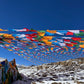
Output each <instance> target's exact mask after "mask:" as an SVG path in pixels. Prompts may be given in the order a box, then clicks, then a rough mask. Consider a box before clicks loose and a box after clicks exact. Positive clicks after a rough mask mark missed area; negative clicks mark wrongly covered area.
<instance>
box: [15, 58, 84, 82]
mask: <svg viewBox="0 0 84 84" xmlns="http://www.w3.org/2000/svg"><path fill="white" fill-rule="evenodd" d="M18 69H19V72H20V73H21V74H23V75H22V76H23V79H22V80H21V81H20V80H19V81H17V82H15V84H18V82H20V84H23V83H22V82H24V83H25V84H62V83H63V84H84V58H78V59H71V60H67V61H62V62H57V63H49V64H43V65H40V66H30V67H26V66H19V65H18Z"/></svg>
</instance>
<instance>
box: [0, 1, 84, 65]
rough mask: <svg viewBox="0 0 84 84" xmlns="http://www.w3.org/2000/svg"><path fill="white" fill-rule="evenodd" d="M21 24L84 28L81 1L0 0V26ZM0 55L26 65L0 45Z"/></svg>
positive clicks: (34, 26) (5, 27)
mask: <svg viewBox="0 0 84 84" xmlns="http://www.w3.org/2000/svg"><path fill="white" fill-rule="evenodd" d="M24 27H27V28H33V29H36V30H38V29H44V30H46V29H53V30H54V29H56V30H57V29H84V0H0V28H3V29H12V28H24ZM0 55H1V56H5V55H6V56H7V58H8V59H9V60H12V58H16V62H17V63H20V64H25V65H27V64H28V65H29V62H27V61H26V60H23V58H21V57H19V56H17V55H14V54H13V53H12V52H8V51H7V50H5V49H2V48H0ZM12 55H13V56H12ZM18 59H20V60H19V61H18Z"/></svg>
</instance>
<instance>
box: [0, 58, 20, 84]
mask: <svg viewBox="0 0 84 84" xmlns="http://www.w3.org/2000/svg"><path fill="white" fill-rule="evenodd" d="M19 77H20V74H19V72H18V68H17V66H16V62H15V59H13V61H11V62H8V61H7V59H5V60H3V61H0V84H12V82H13V81H16V80H17V79H18V78H19Z"/></svg>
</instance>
